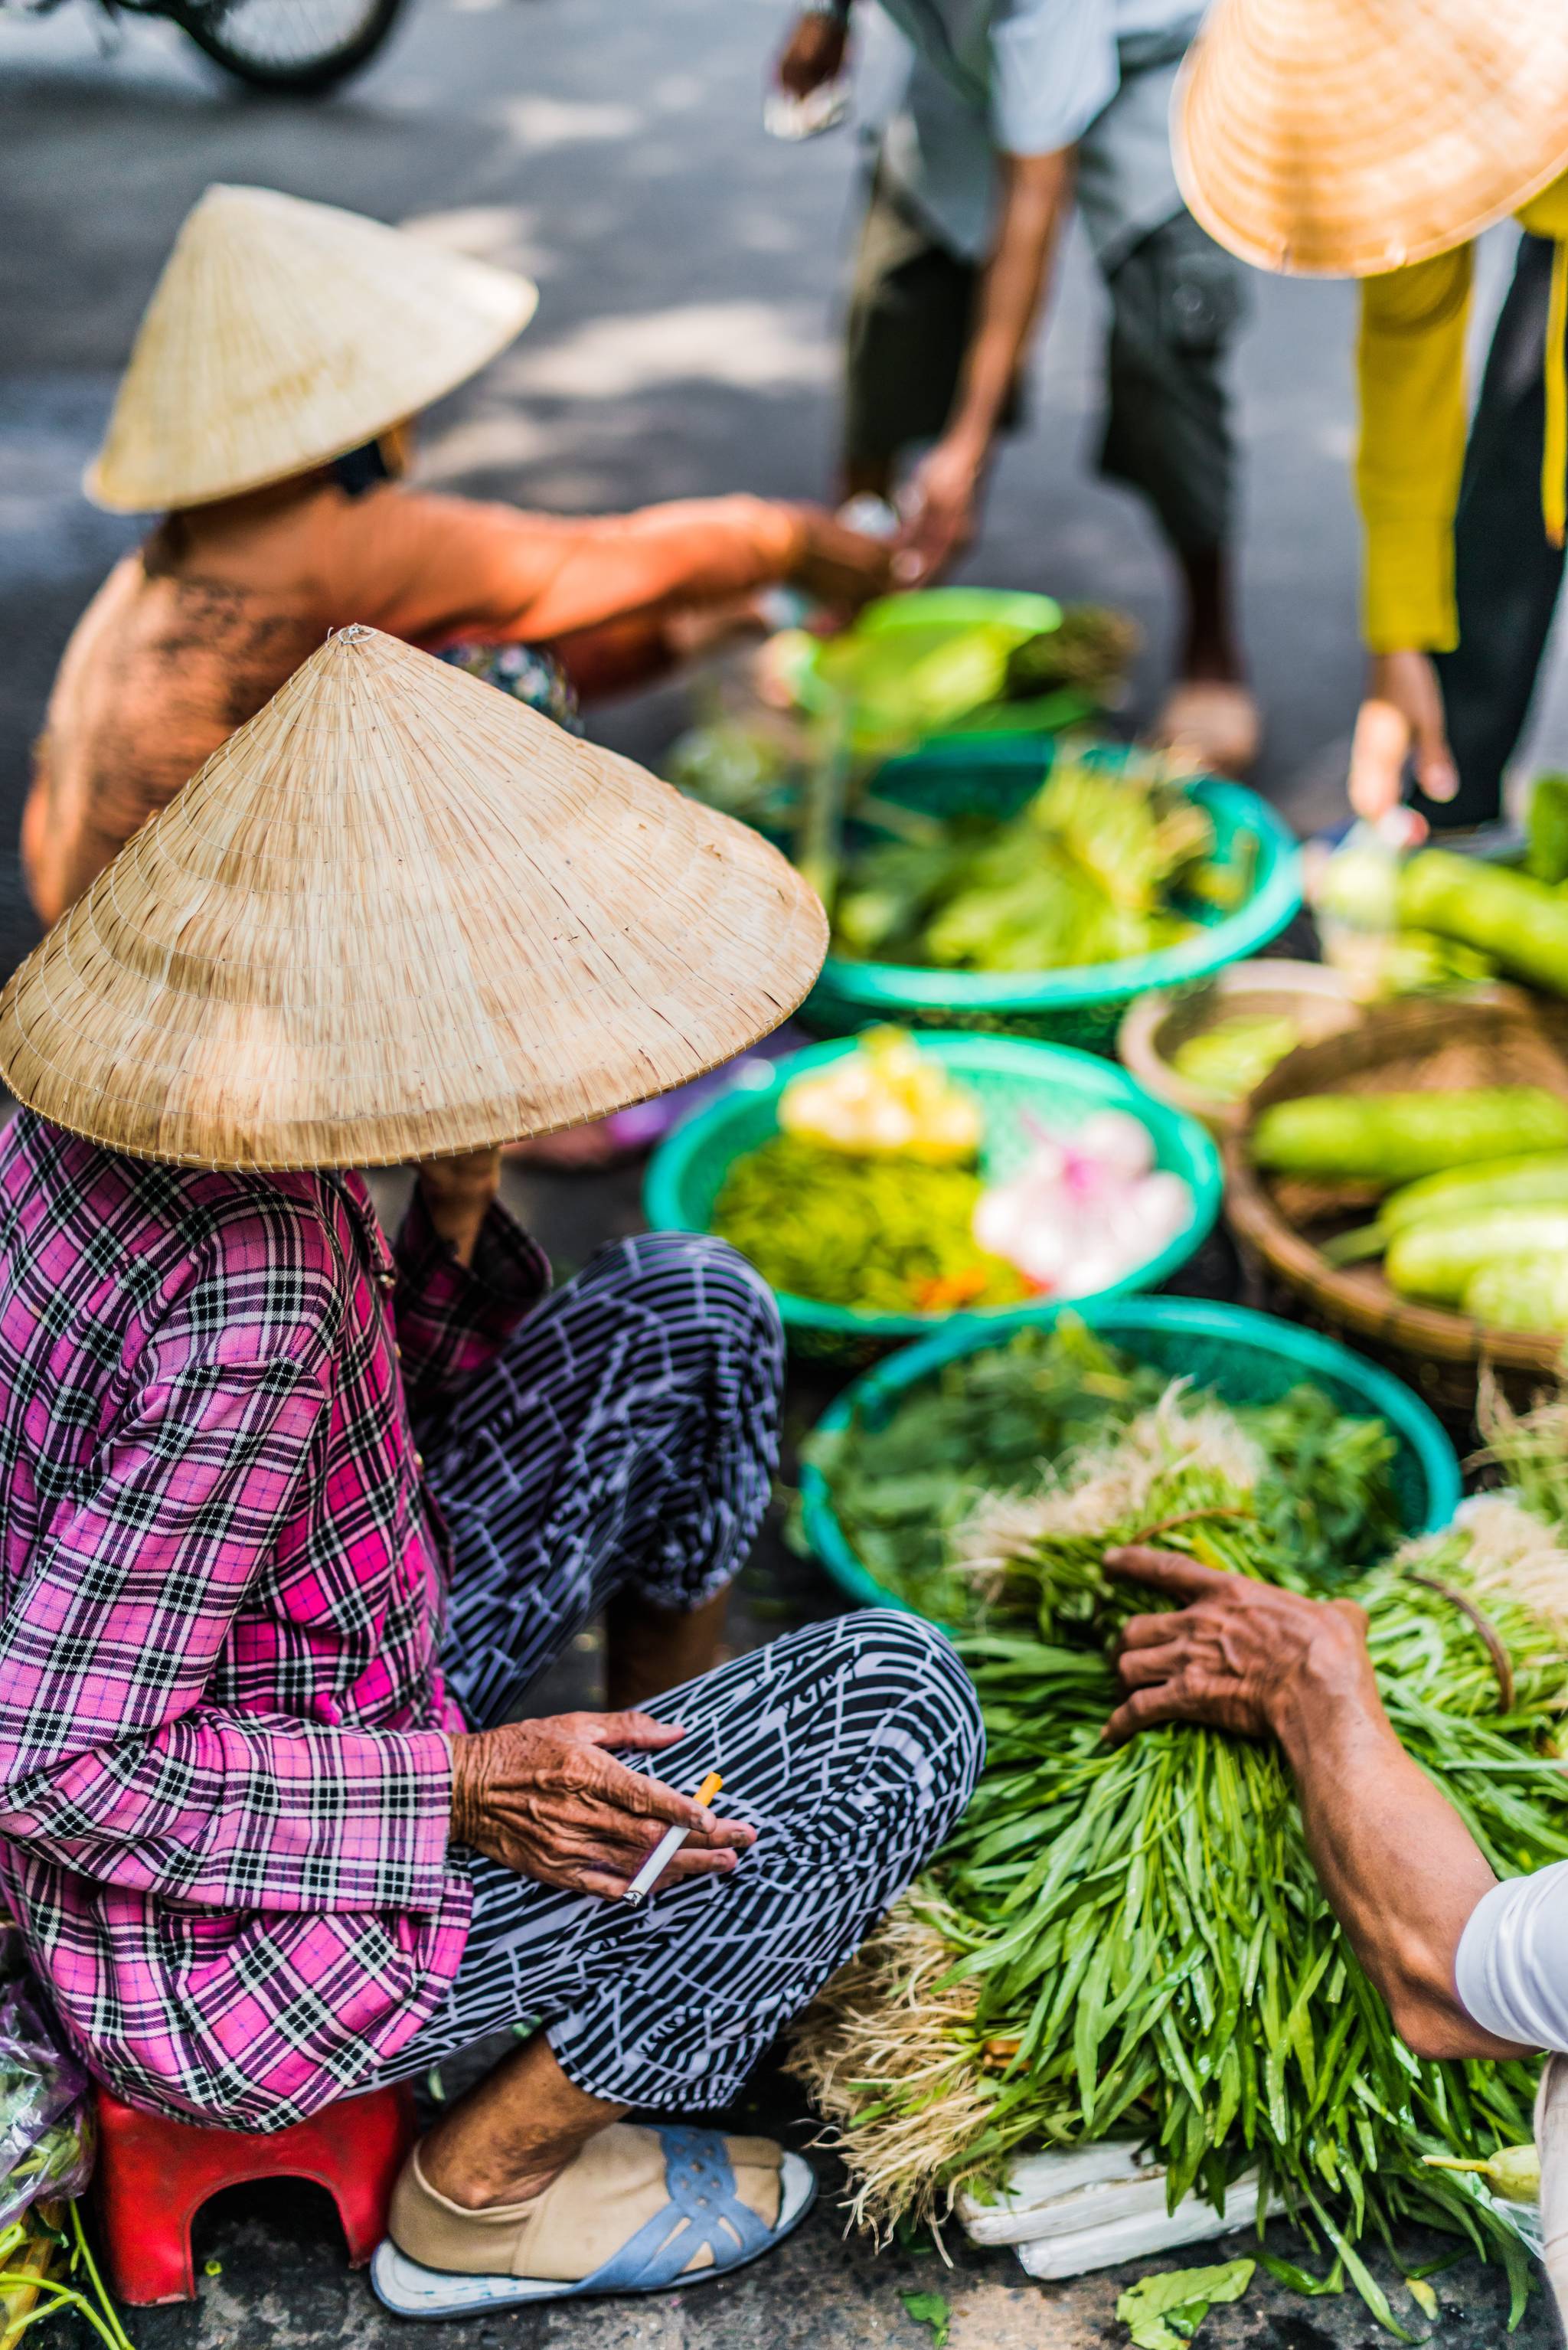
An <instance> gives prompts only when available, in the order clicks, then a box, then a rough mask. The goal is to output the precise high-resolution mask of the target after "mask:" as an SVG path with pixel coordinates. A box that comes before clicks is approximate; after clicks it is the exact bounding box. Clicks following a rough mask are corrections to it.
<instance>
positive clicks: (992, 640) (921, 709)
mask: <svg viewBox="0 0 1568 2350" xmlns="http://www.w3.org/2000/svg"><path fill="white" fill-rule="evenodd" d="M1021 633H1022V632H1021V631H1020V629H1018V628H1017V627H1016V625H1010V624H1009V623H1008V622H1006V621H1002V620H971V621H970V622H968V623H967V624H966V625H964V626H962V627H959V628H956V629H955V627H954V626H953V624H952V622H951V621H950V620H948V621H943V620H932V621H927V622H924V623H920V622H914V623H910V624H908V625H905V626H903V627H900V628H896V629H846V630H845V631H844V633H843V635H842V636H838V637H835V638H833V639H831V640H830V642H828V643H827V644H826V645H825V646H824V647H823V649H822V650H821V652H820V653H819V654H818V655H817V660H816V675H817V679H818V681H819V682H820V683H821V684H822V685H823V686H825V687H826V689H827V691H829V692H830V693H831V694H832V695H833V696H834V698H835V699H836V702H837V703H838V705H839V708H840V710H841V711H842V712H843V713H844V717H845V722H846V733H847V738H848V740H849V743H850V744H851V745H852V747H853V749H854V750H855V751H856V753H857V754H859V755H861V756H874V755H877V754H880V755H883V756H886V755H887V754H888V753H890V752H893V751H898V750H902V749H906V748H908V747H909V745H910V744H912V743H922V742H924V741H925V739H926V737H927V736H928V735H929V734H936V733H941V732H942V730H943V729H944V728H946V727H950V726H952V725H954V724H955V723H957V721H958V720H959V719H961V718H962V717H963V716H964V715H965V714H966V713H967V712H970V711H971V710H973V709H975V708H977V707H978V706H979V705H980V704H981V703H982V702H994V701H996V700H998V699H999V698H1000V696H1001V695H1002V692H1003V691H1004V689H1005V686H1006V681H1007V664H1008V660H1009V658H1010V656H1011V655H1012V652H1013V651H1014V650H1015V649H1016V647H1017V645H1018V643H1019V640H1020V636H1021Z"/></svg>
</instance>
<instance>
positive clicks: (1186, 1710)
mask: <svg viewBox="0 0 1568 2350" xmlns="http://www.w3.org/2000/svg"><path fill="white" fill-rule="evenodd" d="M1106 1566H1107V1567H1108V1568H1109V1570H1110V1572H1111V1574H1112V1575H1115V1576H1116V1577H1117V1578H1118V1580H1121V1581H1124V1582H1129V1583H1138V1584H1142V1585H1143V1586H1145V1587H1146V1588H1147V1589H1148V1590H1150V1591H1153V1592H1157V1593H1158V1594H1159V1595H1160V1596H1162V1597H1164V1598H1168V1599H1174V1600H1176V1601H1178V1602H1179V1603H1180V1604H1179V1606H1178V1607H1176V1608H1175V1609H1174V1610H1169V1609H1168V1610H1166V1611H1165V1612H1164V1613H1162V1614H1160V1615H1158V1616H1134V1617H1130V1618H1129V1619H1128V1621H1127V1625H1126V1626H1125V1627H1124V1628H1123V1632H1122V1637H1121V1645H1120V1648H1118V1650H1117V1654H1116V1670H1117V1672H1118V1673H1119V1674H1120V1676H1121V1681H1122V1686H1123V1688H1124V1689H1125V1690H1127V1697H1126V1698H1125V1699H1124V1700H1123V1702H1122V1703H1121V1705H1119V1706H1118V1707H1117V1709H1116V1712H1115V1713H1113V1714H1112V1716H1111V1718H1110V1721H1108V1722H1107V1723H1106V1738H1107V1739H1109V1740H1110V1741H1111V1742H1113V1743H1116V1744H1119V1743H1120V1742H1122V1741H1123V1740H1125V1739H1127V1738H1130V1737H1132V1735H1133V1734H1134V1732H1135V1731H1139V1730H1147V1729H1148V1728H1149V1727H1150V1726H1151V1725H1152V1724H1154V1723H1155V1722H1159V1721H1197V1722H1204V1723H1206V1724H1207V1725H1208V1726H1209V1728H1210V1729H1211V1730H1230V1731H1235V1732H1236V1733H1237V1734H1238V1736H1240V1737H1242V1738H1267V1737H1271V1736H1272V1737H1278V1736H1279V1735H1281V1733H1282V1727H1283V1724H1284V1720H1285V1713H1286V1710H1287V1709H1294V1710H1296V1711H1300V1710H1301V1709H1302V1708H1303V1707H1305V1708H1307V1709H1308V1710H1309V1711H1310V1709H1311V1707H1312V1706H1313V1705H1314V1703H1316V1702H1322V1701H1324V1700H1329V1701H1332V1702H1335V1703H1338V1702H1342V1701H1344V1700H1347V1699H1348V1700H1351V1701H1352V1702H1355V1703H1359V1704H1369V1705H1370V1707H1371V1709H1372V1710H1373V1711H1374V1712H1375V1713H1376V1714H1378V1715H1380V1714H1381V1711H1382V1706H1381V1700H1379V1698H1378V1695H1377V1687H1376V1681H1375V1680H1374V1679H1373V1676H1372V1666H1371V1661H1370V1659H1369V1658H1368V1656H1367V1650H1366V1617H1365V1615H1364V1614H1363V1613H1362V1611H1361V1609H1360V1608H1359V1607H1356V1606H1355V1604H1354V1603H1353V1602H1352V1601H1350V1600H1346V1599H1334V1600H1324V1599H1303V1598H1302V1597H1301V1596H1299V1595H1298V1594H1297V1593H1295V1592H1293V1591H1281V1590H1278V1589H1277V1588H1276V1587H1275V1586H1273V1585H1272V1584H1269V1583H1254V1582H1253V1581H1252V1580H1251V1578H1250V1577H1249V1576H1247V1575H1221V1574H1220V1573H1218V1572H1217V1570H1216V1569H1214V1568H1213V1567H1209V1566H1200V1565H1199V1563H1198V1561H1197V1560H1196V1559H1192V1558H1183V1557H1181V1556H1180V1555H1179V1554H1178V1553H1176V1552H1174V1551H1162V1550H1150V1549H1146V1548H1144V1547H1142V1546H1140V1545H1136V1544H1135V1545H1134V1546H1132V1547H1130V1548H1128V1549H1126V1550H1113V1551H1108V1552H1107V1553H1106Z"/></svg>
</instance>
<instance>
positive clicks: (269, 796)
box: [0, 629, 827, 1170]
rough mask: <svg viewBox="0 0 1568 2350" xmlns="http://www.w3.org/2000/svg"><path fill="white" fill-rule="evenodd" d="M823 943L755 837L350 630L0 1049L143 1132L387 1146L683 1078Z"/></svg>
mask: <svg viewBox="0 0 1568 2350" xmlns="http://www.w3.org/2000/svg"><path fill="white" fill-rule="evenodd" d="M826 944H827V926H826V918H825V916H824V914H823V910H822V907H821V904H820V902H819V901H818V899H816V898H815V895H814V894H813V892H812V891H811V890H810V889H808V888H807V887H806V885H805V882H803V881H802V880H801V879H800V877H799V875H798V874H796V873H795V872H794V869H793V868H791V866H789V865H788V864H787V863H786V861H785V860H784V858H782V857H780V856H779V855H778V854H777V852H776V851H775V850H774V849H773V848H771V847H768V845H767V844H766V842H765V841H763V839H761V838H760V837H759V836H758V835H757V834H756V833H754V832H752V831H751V830H749V829H748V828H747V827H744V826H742V825H739V824H735V823H733V822H732V821H731V820H730V819H729V818H727V817H724V816H717V815H715V814H713V813H712V812H711V810H710V809H708V808H705V807H702V806H699V805H698V804H697V803H695V802H694V801H691V800H686V799H683V798H681V797H680V795H679V794H678V793H677V792H675V791H673V790H671V789H670V786H669V785H665V784H661V783H659V782H658V781H656V780H655V778H654V777H652V776H651V775H645V774H644V773H643V771H642V770H641V769H640V768H639V767H636V766H634V765H633V764H631V763H630V762H629V761H628V760H626V759H622V758H619V757H618V756H617V755H616V754H614V753H612V752H608V751H604V750H599V749H596V748H594V747H593V746H591V745H588V744H587V743H579V742H577V741H576V740H574V738H572V737H571V736H569V735H567V734H566V733H562V732H561V730H560V729H559V728H557V727H556V726H554V725H552V724H551V723H550V721H549V720H548V719H545V718H542V717H540V716H539V715H538V714H537V713H536V712H534V711H531V710H528V709H526V708H524V706H523V705H522V704H521V703H519V702H514V701H513V700H512V699H511V698H510V697H509V696H507V695H505V694H503V693H500V692H497V691H496V690H495V689H494V688H493V686H489V685H486V684H484V683H483V682H481V681H479V680H478V679H475V678H472V677H468V676H465V675H464V674H462V672H461V671H458V670H455V669H453V668H451V667H449V666H448V665H447V664H445V663H443V662H441V661H437V660H432V659H431V657H430V656H429V655H428V654H426V653H421V652H417V651H415V650H412V649H411V648H410V647H409V646H407V645H403V644H400V643H399V642H397V641H396V640H394V639H391V638H389V637H384V636H382V635H380V634H379V632H377V631H376V630H374V629H351V630H347V631H345V632H344V633H343V634H341V635H339V636H337V637H334V638H331V639H328V641H327V644H326V645H324V646H323V647H322V649H321V650H319V651H318V652H317V653H315V654H313V655H312V656H311V658H310V660H308V661H306V663H305V665H304V666H303V668H301V669H299V670H297V671H296V673H295V675H294V676H293V677H292V678H291V679H290V680H289V681H288V682H287V684H286V685H285V686H284V687H283V689H282V691H280V692H279V693H278V694H277V695H275V698H274V699H273V701H271V702H269V703H268V704H267V705H266V707H265V709H264V710H262V711H261V712H258V714H257V715H256V716H255V717H254V718H253V719H252V720H251V721H250V722H249V723H248V724H247V725H245V726H244V727H242V728H241V729H240V731H239V733H236V734H234V736H232V737H231V738H230V740H229V742H228V743H225V744H224V745H223V748H222V749H221V750H220V751H218V752H216V753H215V754H214V755H213V757H212V758H211V759H210V760H209V761H208V762H207V764H206V765H205V766H204V767H203V768H202V771H201V773H200V775H197V776H196V777H195V778H194V780H193V781H192V782H191V783H189V784H188V785H186V786H185V788H184V790H183V791H182V792H181V793H180V794H179V795H178V796H177V797H176V798H175V799H174V800H173V801H172V802H171V804H170V806H168V807H167V808H165V809H164V810H163V811H162V812H161V814H160V815H159V816H155V817H153V818H152V819H151V821H150V822H149V823H148V824H146V825H145V826H143V827H142V829H141V830H140V832H139V833H138V834H137V835H136V836H135V837H134V838H133V839H132V840H131V841H130V842H129V843H128V844H127V846H126V847H124V848H123V849H122V850H121V851H120V854H119V857H118V858H116V859H115V861H114V863H113V864H112V865H110V866H109V868H107V870H106V871H105V872H103V873H102V874H100V875H99V879H98V880H97V881H96V882H95V884H94V885H93V887H92V889H90V890H89V892H88V895H87V897H86V898H84V899H81V900H80V901H79V902H78V905H77V906H76V907H75V908H74V909H73V910H71V911H70V912H69V913H67V915H65V916H64V917H63V918H62V920H60V921H59V922H57V924H56V926H55V928H54V929H53V930H52V931H50V932H49V935H48V936H47V939H46V940H45V941H44V942H43V944H42V945H41V946H39V947H38V948H36V950H35V951H34V952H33V953H32V954H31V955H30V956H29V957H28V958H27V960H26V962H25V963H23V964H22V966H21V968H20V969H19V970H18V971H17V972H16V973H15V975H14V976H13V978H12V979H11V981H10V983H9V984H8V985H7V986H6V988H5V993H4V994H3V995H0V1073H3V1074H4V1076H5V1082H6V1083H7V1085H9V1087H11V1089H12V1091H13V1093H15V1094H16V1096H17V1097H19V1099H21V1100H22V1101H24V1102H26V1103H27V1104H28V1105H29V1106H30V1107H32V1108H34V1109H36V1111H37V1112H38V1113H39V1114H40V1115H41V1116H42V1117H44V1118H48V1119H51V1120H52V1121H53V1122H54V1123H56V1124H57V1125H59V1126H63V1127H67V1128H70V1129H71V1130H72V1131H73V1132H75V1133H78V1134H83V1135H86V1136H88V1137H89V1138H90V1139H93V1140H94V1141H97V1142H100V1143H104V1144H107V1145H108V1146H109V1148H111V1149H115V1150H120V1151H126V1152H129V1153H130V1154H131V1155H133V1156H136V1157H143V1158H151V1159H166V1160H172V1161H176V1162H178V1163H180V1164H182V1165H192V1166H204V1167H231V1168H257V1169H274V1170H278V1169H285V1168H295V1167H344V1166H377V1165H388V1164H395V1163H398V1162H401V1161H404V1160H408V1159H424V1158H431V1157H437V1156H441V1155H443V1154H446V1153H449V1152H455V1151H462V1150H470V1149H481V1148H483V1147H486V1146H488V1145H491V1144H494V1143H500V1142H507V1141H511V1140H513V1139H516V1138H518V1137H521V1136H524V1135H533V1134H547V1133H550V1132H551V1131H553V1130H554V1129H556V1128H560V1127H566V1126H573V1125H576V1124H579V1123H581V1122H583V1121H585V1120H587V1119H590V1118H598V1117H601V1116H603V1115H605V1114H606V1113H607V1112H608V1111H610V1110H614V1109H620V1108H624V1107H627V1106H628V1104H630V1103H632V1102H636V1101H641V1100H644V1099H646V1098H647V1097H649V1096H650V1095H653V1094H658V1093H662V1092H664V1091H666V1090H667V1089H668V1088H670V1087H673V1086H678V1085H680V1084H683V1083H684V1082H685V1081H686V1080H687V1079H689V1078H691V1077H694V1076H700V1075H701V1073H702V1072H703V1071H705V1070H707V1069H710V1068H711V1067H713V1066H716V1065H717V1064H718V1063H719V1062H721V1061H723V1060H726V1059H728V1058H729V1057H730V1056H731V1055H733V1054H735V1053H738V1052H741V1051H742V1050H743V1049H744V1048H745V1047H746V1046H747V1045H751V1044H753V1043H754V1042H755V1041H756V1040H757V1038H758V1037H759V1036H762V1035H766V1034H767V1033H768V1032H769V1031H770V1030H772V1029H774V1027H776V1026H777V1025H778V1024H779V1023H780V1022H781V1021H782V1020H784V1019H785V1018H786V1017H787V1016H788V1014H790V1013H791V1012H792V1011H793V1010H794V1008H795V1006H796V1004H797V1003H799V1002H800V1001H801V999H802V997H803V996H804V995H805V993H806V991H807V990H808V988H809V987H810V986H811V984H812V982H813V981H814V979H815V976H816V973H817V972H818V970H819V969H820V967H821V964H822V960H823V956H824V954H825V952H826Z"/></svg>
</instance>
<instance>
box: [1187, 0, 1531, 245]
mask: <svg viewBox="0 0 1568 2350" xmlns="http://www.w3.org/2000/svg"><path fill="white" fill-rule="evenodd" d="M1171 128H1172V140H1173V145H1174V149H1175V154H1176V166H1177V176H1178V178H1179V181H1180V182H1181V190H1182V193H1183V194H1184V195H1185V197H1186V199H1187V201H1188V203H1189V205H1190V207H1191V209H1192V211H1193V212H1194V213H1196V214H1197V216H1198V218H1199V220H1200V221H1201V222H1202V223H1203V225H1204V226H1205V227H1206V228H1207V229H1208V230H1209V231H1210V234H1211V235H1213V236H1215V237H1217V238H1218V239H1219V241H1220V244H1224V245H1227V246H1229V248H1230V249H1231V252H1232V253H1236V254H1240V255H1241V258H1242V259H1243V260H1245V261H1253V262H1257V263H1258V264H1260V265H1261V266H1262V267H1263V268H1264V269H1273V270H1282V271H1289V272H1299V273H1302V274H1313V273H1317V274H1322V275H1325V276H1341V277H1366V276H1376V275H1377V274H1379V273H1380V272H1382V271H1384V270H1388V269H1397V268H1400V267H1402V266H1403V265H1405V264H1406V263H1407V262H1412V261H1424V260H1426V259H1428V257H1429V256H1430V255H1433V254H1438V253H1445V252H1447V251H1448V250H1449V248H1450V247H1451V246H1453V245H1456V244H1463V243H1464V242H1465V241H1466V240H1467V239H1468V238H1469V237H1471V236H1474V235H1476V234H1479V233H1480V230H1481V229H1483V228H1486V227H1488V226H1490V224H1491V223H1492V222H1493V221H1496V220H1501V219H1502V218H1503V217H1504V216H1505V215H1506V214H1507V213H1511V212H1512V211H1514V210H1515V209H1516V208H1517V206H1519V205H1520V204H1521V203H1524V202H1525V200H1526V199H1527V198H1528V197H1530V196H1532V195H1534V194H1535V193H1537V192H1538V191H1539V190H1541V189H1542V188H1544V187H1546V186H1547V185H1548V184H1549V183H1550V182H1552V180H1554V179H1556V178H1557V177H1558V176H1559V174H1560V173H1561V172H1563V171H1564V170H1565V169H1568V7H1565V6H1564V5H1563V0H1216V5H1214V7H1213V8H1212V9H1211V11H1210V16H1209V17H1208V19H1207V21H1206V23H1205V26H1204V28H1203V31H1202V33H1201V34H1200V35H1199V38H1198V41H1197V42H1196V44H1195V45H1194V47H1193V49H1192V51H1191V53H1190V55H1189V57H1188V60H1187V64H1186V66H1185V67H1184V68H1183V72H1182V78H1181V80H1180V82H1179V85H1178V89H1177V95H1176V103H1175V108H1174V111H1173V117H1172V126H1171Z"/></svg>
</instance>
